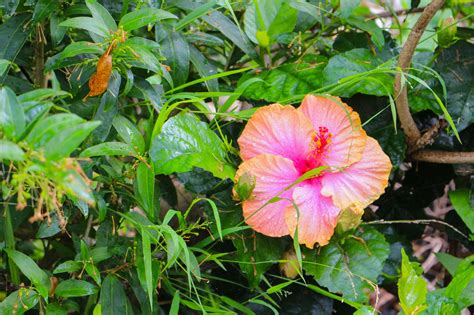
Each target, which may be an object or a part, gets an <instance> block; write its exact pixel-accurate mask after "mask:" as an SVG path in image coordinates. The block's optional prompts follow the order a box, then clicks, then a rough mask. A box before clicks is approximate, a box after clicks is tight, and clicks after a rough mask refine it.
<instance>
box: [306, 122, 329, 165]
mask: <svg viewBox="0 0 474 315" xmlns="http://www.w3.org/2000/svg"><path fill="white" fill-rule="evenodd" d="M318 131H319V132H314V133H313V135H312V136H311V144H310V153H309V158H310V159H313V160H316V161H317V162H318V163H317V164H318V166H319V163H320V162H321V160H322V158H323V157H324V155H325V153H327V152H329V145H330V144H331V138H332V133H330V132H329V130H328V128H326V127H319V130H318Z"/></svg>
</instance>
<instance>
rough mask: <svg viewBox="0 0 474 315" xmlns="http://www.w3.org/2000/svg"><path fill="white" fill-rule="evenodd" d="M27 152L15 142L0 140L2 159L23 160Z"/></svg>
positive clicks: (0, 158) (0, 155) (0, 156)
mask: <svg viewBox="0 0 474 315" xmlns="http://www.w3.org/2000/svg"><path fill="white" fill-rule="evenodd" d="M24 158H25V153H24V152H23V150H22V149H21V148H20V147H19V146H17V145H16V144H15V143H13V142H11V141H8V140H0V161H1V160H10V161H23V159H24Z"/></svg>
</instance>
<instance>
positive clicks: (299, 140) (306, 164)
mask: <svg viewBox="0 0 474 315" xmlns="http://www.w3.org/2000/svg"><path fill="white" fill-rule="evenodd" d="M238 143H239V146H240V152H241V156H242V160H243V163H242V164H241V165H240V166H239V169H238V171H237V174H236V178H235V180H236V182H238V179H239V178H240V177H241V176H242V175H244V174H245V175H246V177H247V176H249V175H250V176H252V178H254V179H255V188H254V190H253V192H252V194H251V196H250V197H249V198H248V199H246V200H244V201H243V202H242V208H243V214H244V218H245V221H246V223H247V224H248V225H249V226H251V227H252V228H253V229H254V230H255V231H257V232H260V233H262V234H265V235H268V236H273V237H280V236H284V235H291V236H292V237H293V236H294V235H295V232H296V231H298V241H299V242H300V243H301V244H305V245H306V246H307V247H309V248H313V246H314V244H315V243H318V244H319V245H321V246H322V245H326V244H327V243H328V242H329V239H330V238H331V236H332V235H333V233H334V229H335V227H336V225H337V223H338V220H339V219H340V218H341V215H342V213H347V212H348V211H350V212H351V213H356V214H359V216H360V215H361V214H362V212H363V209H364V208H365V207H367V206H368V205H369V204H371V203H372V202H373V201H374V200H376V199H377V198H379V196H380V195H381V194H382V193H383V192H384V190H385V187H387V185H388V177H389V175H390V170H391V168H392V165H391V163H390V159H389V158H388V157H387V155H386V154H385V153H384V152H383V151H382V149H381V147H380V145H379V144H378V143H377V141H376V140H375V139H373V138H371V137H369V136H367V135H366V133H365V131H364V130H363V129H362V126H361V121H360V118H359V115H358V114H357V113H356V112H354V111H353V110H352V108H351V107H349V106H347V105H346V104H344V103H343V102H341V100H340V99H339V98H336V97H331V96H327V97H322V96H314V95H307V96H306V97H305V98H304V100H303V102H302V104H301V106H300V107H299V108H297V109H296V108H294V107H292V106H283V105H280V104H273V105H269V106H264V107H261V108H259V109H258V110H257V111H256V112H255V114H254V115H253V116H252V117H251V118H250V120H249V121H248V123H247V125H246V127H245V128H244V130H243V132H242V135H241V136H240V138H239V139H238ZM314 169H320V170H322V171H321V172H319V173H318V174H317V175H316V176H311V177H309V178H306V179H304V178H305V177H307V176H303V174H308V172H309V171H312V170H314ZM302 176H303V177H302ZM302 179H304V180H302Z"/></svg>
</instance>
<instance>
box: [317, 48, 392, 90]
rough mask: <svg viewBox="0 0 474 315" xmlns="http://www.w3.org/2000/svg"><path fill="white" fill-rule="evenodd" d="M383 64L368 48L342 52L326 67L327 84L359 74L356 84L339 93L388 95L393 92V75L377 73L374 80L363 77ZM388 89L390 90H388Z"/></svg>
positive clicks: (330, 60) (373, 76)
mask: <svg viewBox="0 0 474 315" xmlns="http://www.w3.org/2000/svg"><path fill="white" fill-rule="evenodd" d="M381 64H382V60H381V59H379V58H378V57H377V56H375V55H373V54H372V52H371V51H370V50H368V49H363V48H356V49H353V50H350V51H347V52H344V53H342V54H337V55H335V56H334V57H332V58H331V59H329V62H328V65H327V66H326V68H325V69H324V79H325V84H327V85H329V84H335V83H338V82H340V80H341V79H343V78H346V77H349V76H351V75H354V76H356V75H357V76H359V78H357V79H356V80H357V81H356V82H355V83H354V84H351V85H350V86H347V87H344V88H343V89H341V90H340V91H338V93H340V94H339V95H341V96H346V97H350V96H352V95H354V94H356V93H363V94H369V95H377V96H386V95H387V94H388V93H387V92H391V89H392V86H393V77H392V76H391V75H389V74H375V75H371V77H372V78H374V79H376V80H378V82H377V81H372V80H367V79H364V78H363V77H362V74H364V73H365V72H368V71H370V70H374V69H376V68H377V67H378V66H380V65H381ZM384 86H385V88H386V89H388V90H386V89H385V88H384Z"/></svg>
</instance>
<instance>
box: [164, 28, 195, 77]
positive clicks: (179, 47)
mask: <svg viewBox="0 0 474 315" xmlns="http://www.w3.org/2000/svg"><path fill="white" fill-rule="evenodd" d="M156 37H157V39H158V38H159V39H160V41H159V42H160V45H161V49H160V51H161V53H162V54H163V56H164V57H166V61H165V63H166V64H167V65H168V66H169V67H170V68H171V77H172V78H173V83H174V86H179V85H181V84H184V83H186V80H187V79H188V74H189V61H190V56H189V54H190V53H189V45H188V42H187V41H186V39H185V38H184V36H183V34H182V33H181V32H176V31H173V30H170V29H168V28H165V27H162V28H160V29H158V30H156Z"/></svg>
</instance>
